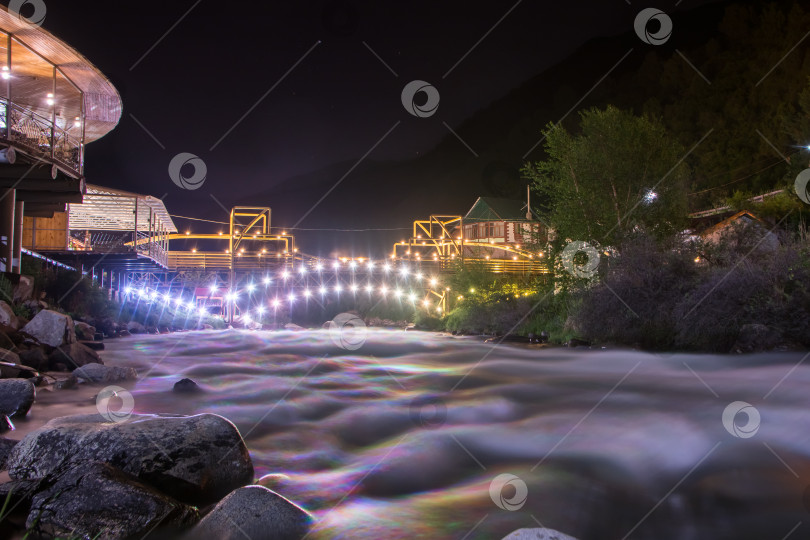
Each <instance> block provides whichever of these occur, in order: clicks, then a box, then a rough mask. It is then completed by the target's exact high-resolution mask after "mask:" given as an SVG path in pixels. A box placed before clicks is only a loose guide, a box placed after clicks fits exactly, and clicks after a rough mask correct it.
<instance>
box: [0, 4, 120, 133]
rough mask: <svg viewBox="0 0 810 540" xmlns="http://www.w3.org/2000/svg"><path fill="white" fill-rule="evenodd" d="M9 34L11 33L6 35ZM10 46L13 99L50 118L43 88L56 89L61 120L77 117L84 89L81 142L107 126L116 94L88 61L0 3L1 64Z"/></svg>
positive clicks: (116, 112)
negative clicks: (83, 138)
mask: <svg viewBox="0 0 810 540" xmlns="http://www.w3.org/2000/svg"><path fill="white" fill-rule="evenodd" d="M9 36H11V39H9ZM9 46H11V49H12V50H11V66H10V69H9V71H8V73H9V74H10V79H9V81H10V84H11V85H12V86H13V88H12V96H13V101H14V102H15V103H18V104H20V105H25V106H26V107H27V108H28V109H30V110H31V111H33V112H34V113H36V114H39V115H41V116H44V117H46V118H50V114H51V106H49V105H48V104H47V103H46V98H47V97H48V94H49V93H51V94H53V93H54V88H53V86H54V69H56V92H55V95H54V96H53V102H54V104H53V109H55V110H56V114H57V115H58V116H59V117H61V118H62V119H64V120H65V122H66V124H67V126H68V127H69V126H71V125H73V119H74V118H75V117H80V116H81V113H82V103H81V99H80V98H79V92H78V91H81V92H82V93H83V94H84V113H85V122H84V127H85V142H91V141H94V140H96V139H99V138H101V137H103V136H104V135H106V134H107V133H109V132H110V131H112V129H113V128H114V127H115V126H116V125H117V124H118V121H119V120H120V119H121V114H122V103H121V96H120V95H119V94H118V91H117V90H116V89H115V87H114V86H113V85H112V83H111V82H110V81H109V80H108V79H107V77H105V76H104V75H103V74H102V73H101V72H100V71H99V70H98V69H97V68H96V67H95V66H94V65H93V64H91V63H90V61H89V60H87V59H86V58H85V57H84V56H82V55H81V54H80V53H79V52H78V51H76V50H75V49H73V48H72V47H70V46H69V45H67V44H66V43H64V42H63V41H62V40H60V39H59V38H57V37H55V36H54V35H53V34H51V33H50V32H48V31H47V30H45V29H43V28H40V27H39V26H38V25H35V24H31V23H30V22H28V21H27V20H26V19H24V18H23V17H21V16H19V15H18V14H17V13H14V12H9V10H8V8H7V7H6V6H1V5H0V66H2V67H4V68H8V67H9V66H6V62H7V60H6V59H7V58H8V55H9V51H8V48H9Z"/></svg>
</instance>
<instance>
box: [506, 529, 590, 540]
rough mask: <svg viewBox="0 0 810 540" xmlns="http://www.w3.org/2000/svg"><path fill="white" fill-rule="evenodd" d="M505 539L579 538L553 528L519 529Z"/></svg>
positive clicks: (556, 539)
mask: <svg viewBox="0 0 810 540" xmlns="http://www.w3.org/2000/svg"><path fill="white" fill-rule="evenodd" d="M503 540H577V539H576V538H574V537H573V536H568V535H567V534H563V533H561V532H559V531H555V530H553V529H518V530H516V531H515V532H513V533H511V534H509V535H508V536H504V537H503Z"/></svg>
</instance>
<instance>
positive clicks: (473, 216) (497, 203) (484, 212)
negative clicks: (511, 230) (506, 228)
mask: <svg viewBox="0 0 810 540" xmlns="http://www.w3.org/2000/svg"><path fill="white" fill-rule="evenodd" d="M484 221H530V220H528V219H526V203H525V202H524V201H519V200H515V199H501V198H497V197H478V200H477V201H475V204H473V206H472V208H470V211H469V212H467V215H466V216H464V222H465V223H470V222H472V223H474V222H484Z"/></svg>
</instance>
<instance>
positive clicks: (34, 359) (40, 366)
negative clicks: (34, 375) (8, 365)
mask: <svg viewBox="0 0 810 540" xmlns="http://www.w3.org/2000/svg"><path fill="white" fill-rule="evenodd" d="M19 356H20V363H21V364H22V365H24V366H28V367H30V368H33V369H36V370H39V371H46V370H47V369H48V356H47V355H46V354H45V351H44V350H43V349H42V347H34V348H33V349H28V350H25V351H20V354H19Z"/></svg>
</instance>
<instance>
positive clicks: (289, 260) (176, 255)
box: [167, 251, 549, 275]
mask: <svg viewBox="0 0 810 540" xmlns="http://www.w3.org/2000/svg"><path fill="white" fill-rule="evenodd" d="M167 260H168V268H169V269H170V270H172V271H180V270H214V271H228V270H230V263H231V256H230V255H229V254H228V253H225V252H224V251H223V252H210V251H207V252H195V251H169V252H168V258H167ZM233 261H234V269H235V270H237V271H242V272H250V271H256V272H260V271H264V270H274V269H280V268H284V267H291V266H294V267H296V268H299V267H300V266H301V265H304V266H306V267H307V269H308V270H310V271H313V270H316V267H317V265H318V264H319V263H320V264H322V265H323V266H324V270H327V271H328V269H330V268H331V264H332V262H333V259H318V258H316V257H309V256H304V255H300V254H296V255H294V256H292V255H290V256H284V257H275V256H273V255H258V254H240V255H238V256H236V257H234V259H233ZM392 262H393V263H394V264H396V265H400V264H406V265H409V266H414V267H418V268H420V269H422V271H423V272H429V273H436V274H445V273H452V272H456V271H458V269H459V268H460V267H461V268H463V267H467V268H476V269H478V270H482V271H486V272H491V273H494V274H521V275H529V274H548V273H549V268H548V264H547V263H546V262H545V261H541V260H513V259H477V258H476V259H465V260H464V261H463V262H462V261H461V260H460V259H439V260H421V261H405V260H398V261H392ZM346 264H348V263H346V262H344V263H342V266H343V267H345V266H346ZM378 268H379V267H378ZM357 271H358V273H359V272H363V271H364V266H363V265H362V264H358V267H357Z"/></svg>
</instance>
